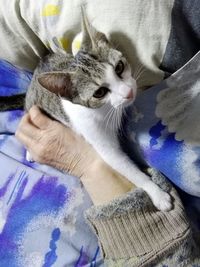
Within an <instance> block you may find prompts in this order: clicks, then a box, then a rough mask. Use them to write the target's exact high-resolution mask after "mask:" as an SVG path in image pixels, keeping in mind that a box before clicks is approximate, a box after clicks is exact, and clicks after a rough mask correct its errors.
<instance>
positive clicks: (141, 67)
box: [133, 63, 144, 77]
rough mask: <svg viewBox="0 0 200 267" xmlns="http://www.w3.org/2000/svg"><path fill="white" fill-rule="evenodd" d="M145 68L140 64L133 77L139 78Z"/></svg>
mask: <svg viewBox="0 0 200 267" xmlns="http://www.w3.org/2000/svg"><path fill="white" fill-rule="evenodd" d="M143 68H144V66H143V65H142V64H141V63H140V64H139V67H138V68H137V69H136V70H135V71H134V74H133V76H134V77H135V76H137V75H138V73H139V72H140V71H141V70H142V69H143Z"/></svg>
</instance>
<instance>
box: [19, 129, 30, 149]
mask: <svg viewBox="0 0 200 267" xmlns="http://www.w3.org/2000/svg"><path fill="white" fill-rule="evenodd" d="M15 136H16V138H17V139H18V140H19V141H20V142H21V143H22V144H23V145H24V146H25V147H26V148H27V149H30V148H31V147H32V146H34V144H33V142H34V140H33V139H32V138H31V137H30V136H28V135H26V134H24V133H23V132H21V131H17V132H16V134H15Z"/></svg>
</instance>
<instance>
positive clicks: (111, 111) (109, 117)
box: [105, 107, 115, 130]
mask: <svg viewBox="0 0 200 267" xmlns="http://www.w3.org/2000/svg"><path fill="white" fill-rule="evenodd" d="M114 111H115V109H114V108H113V107H112V108H111V110H110V114H109V116H108V119H107V122H106V127H105V130H107V128H108V123H109V121H110V119H111V120H112V117H113V113H114Z"/></svg>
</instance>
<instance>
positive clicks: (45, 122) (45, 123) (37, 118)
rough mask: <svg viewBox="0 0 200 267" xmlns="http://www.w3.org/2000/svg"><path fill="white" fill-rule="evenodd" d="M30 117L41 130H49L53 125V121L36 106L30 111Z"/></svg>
mask: <svg viewBox="0 0 200 267" xmlns="http://www.w3.org/2000/svg"><path fill="white" fill-rule="evenodd" d="M29 115H30V120H31V122H32V123H33V124H34V125H35V126H36V127H37V128H39V129H41V130H45V129H47V128H48V127H49V126H50V125H51V123H52V120H51V119H50V118H48V117H47V116H46V115H44V114H43V113H42V112H41V111H40V109H39V108H38V107H36V106H33V107H32V108H31V109H30V110H29Z"/></svg>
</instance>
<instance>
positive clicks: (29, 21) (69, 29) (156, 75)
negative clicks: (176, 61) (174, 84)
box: [0, 0, 174, 87]
mask: <svg viewBox="0 0 200 267" xmlns="http://www.w3.org/2000/svg"><path fill="white" fill-rule="evenodd" d="M173 3H174V0H168V1H162V0H158V1H154V0H134V1H133V0H125V1H116V0H108V1H101V0H95V1H94V0H87V1H84V0H76V1H64V0H60V1H57V0H51V1H50V0H41V1H37V2H36V1H33V0H32V1H31V0H30V1H27V0H10V1H6V2H4V5H1V6H0V32H1V42H0V58H3V59H6V60H9V61H10V62H12V63H14V64H16V65H18V66H20V67H23V68H28V69H30V70H33V69H34V68H35V66H36V64H37V62H38V60H39V58H40V57H42V56H44V54H46V53H48V50H52V51H54V52H56V46H55V44H54V42H53V40H55V38H56V39H57V41H58V43H60V45H61V47H62V48H63V49H64V50H66V51H68V52H71V44H72V41H73V39H74V37H75V36H76V35H77V34H78V33H79V32H80V31H81V5H83V4H84V7H85V10H86V13H87V16H88V18H89V20H90V22H91V23H92V24H93V26H94V27H96V29H97V30H99V31H102V32H104V33H105V34H106V35H107V36H108V38H109V39H110V40H111V41H112V42H113V44H114V45H115V46H116V47H118V48H119V49H120V50H122V52H124V54H125V56H127V57H128V60H129V62H130V63H131V65H132V69H133V71H136V70H137V69H138V66H139V65H140V64H142V65H144V67H145V68H144V70H143V73H142V79H139V81H138V82H139V87H146V86H150V85H153V84H156V83H157V82H159V81H160V80H162V79H163V77H164V73H163V72H162V71H161V70H160V69H159V66H160V64H161V62H162V60H163V56H164V53H165V50H166V46H167V41H168V39H169V34H170V28H171V11H172V7H173ZM16 7H17V8H16ZM97 7H98V8H97ZM8 10H9V12H8ZM11 14H12V16H11ZM149 14H151V15H149ZM8 43H10V47H6V48H5V46H7V44H8ZM4 48H5V49H4Z"/></svg>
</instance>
